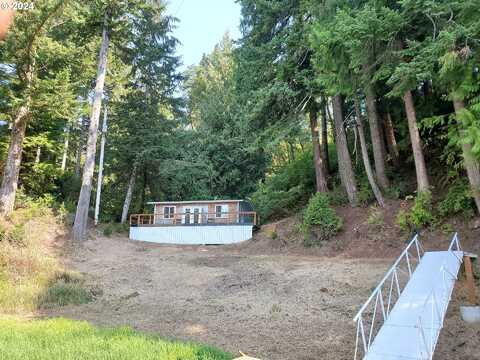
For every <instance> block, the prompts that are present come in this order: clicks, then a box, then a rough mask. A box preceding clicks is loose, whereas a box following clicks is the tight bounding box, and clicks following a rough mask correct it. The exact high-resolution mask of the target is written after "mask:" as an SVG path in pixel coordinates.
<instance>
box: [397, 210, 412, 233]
mask: <svg viewBox="0 0 480 360" xmlns="http://www.w3.org/2000/svg"><path fill="white" fill-rule="evenodd" d="M396 222H397V225H398V227H399V228H400V229H401V230H402V231H404V232H407V231H409V230H410V221H409V218H408V212H407V211H405V210H404V209H401V210H400V211H399V212H398V214H397V218H396Z"/></svg>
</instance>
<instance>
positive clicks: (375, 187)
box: [354, 97, 385, 207]
mask: <svg viewBox="0 0 480 360" xmlns="http://www.w3.org/2000/svg"><path fill="white" fill-rule="evenodd" d="M354 102H355V115H356V116H355V117H356V120H357V121H356V122H357V129H358V137H359V140H360V149H361V152H362V160H363V166H364V168H365V173H366V174H367V178H368V182H369V183H370V187H371V188H372V191H373V194H374V195H375V199H377V202H378V204H379V205H380V206H381V207H385V200H384V199H383V195H382V192H381V190H380V188H379V187H378V185H377V183H376V181H375V175H374V173H373V169H372V164H371V163H370V158H369V156H368V149H367V142H366V140H365V131H364V129H363V123H362V112H361V110H360V104H359V102H358V98H357V97H355V98H354Z"/></svg>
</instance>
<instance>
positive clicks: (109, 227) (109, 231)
mask: <svg viewBox="0 0 480 360" xmlns="http://www.w3.org/2000/svg"><path fill="white" fill-rule="evenodd" d="M112 234H113V226H112V224H107V225H105V227H104V228H103V235H105V236H111V235H112Z"/></svg>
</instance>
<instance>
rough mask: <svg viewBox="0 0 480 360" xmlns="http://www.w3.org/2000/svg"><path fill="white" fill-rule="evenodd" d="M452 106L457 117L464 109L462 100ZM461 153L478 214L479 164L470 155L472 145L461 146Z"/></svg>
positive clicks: (479, 207) (479, 192)
mask: <svg viewBox="0 0 480 360" xmlns="http://www.w3.org/2000/svg"><path fill="white" fill-rule="evenodd" d="M453 105H454V107H455V113H456V114H457V116H458V115H459V114H460V113H461V111H462V110H463V109H464V108H465V104H464V103H463V101H462V100H457V99H454V101H453ZM463 133H464V130H463V129H461V130H460V135H461V137H463ZM462 151H463V164H464V166H465V170H466V171H467V176H468V181H469V182H470V187H471V188H472V194H473V199H474V200H475V205H476V206H477V212H478V213H479V214H480V164H479V162H478V160H477V159H476V158H475V156H474V155H473V153H472V145H471V144H469V143H463V144H462Z"/></svg>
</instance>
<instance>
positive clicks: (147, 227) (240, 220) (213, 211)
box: [130, 200, 257, 244]
mask: <svg viewBox="0 0 480 360" xmlns="http://www.w3.org/2000/svg"><path fill="white" fill-rule="evenodd" d="M148 204H150V205H153V213H152V214H132V215H131V216H130V239H132V240H139V241H149V242H155V243H164V244H233V243H238V242H241V241H244V240H248V239H251V238H252V231H253V227H254V226H255V225H256V224H257V214H256V213H255V212H254V211H252V210H253V209H252V206H251V204H250V203H249V202H247V201H245V200H203V201H202V200H201V201H160V202H150V203H148Z"/></svg>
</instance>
